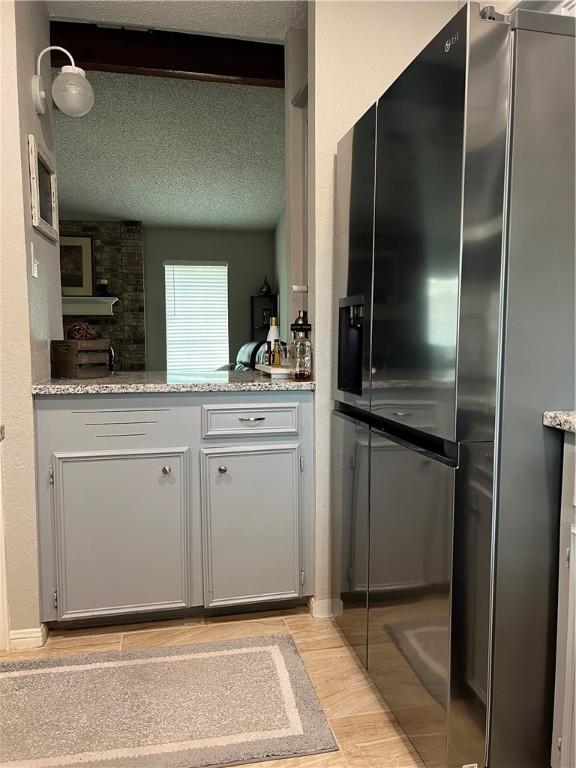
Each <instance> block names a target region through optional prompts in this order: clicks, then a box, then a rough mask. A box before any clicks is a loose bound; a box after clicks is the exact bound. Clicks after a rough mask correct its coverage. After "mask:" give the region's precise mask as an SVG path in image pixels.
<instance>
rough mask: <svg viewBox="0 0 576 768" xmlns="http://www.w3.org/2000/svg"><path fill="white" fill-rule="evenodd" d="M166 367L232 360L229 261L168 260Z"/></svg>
mask: <svg viewBox="0 0 576 768" xmlns="http://www.w3.org/2000/svg"><path fill="white" fill-rule="evenodd" d="M164 281H165V286H166V288H165V290H166V368H167V370H168V371H169V372H178V371H182V372H188V373H192V372H194V371H214V370H216V369H217V368H220V367H221V366H223V365H227V364H228V363H229V349H228V265H227V264H223V263H211V264H210V263H198V262H177V263H171V262H165V264H164Z"/></svg>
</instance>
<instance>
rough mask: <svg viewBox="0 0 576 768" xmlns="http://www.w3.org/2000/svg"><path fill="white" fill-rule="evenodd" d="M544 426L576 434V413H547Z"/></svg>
mask: <svg viewBox="0 0 576 768" xmlns="http://www.w3.org/2000/svg"><path fill="white" fill-rule="evenodd" d="M543 421H544V426H545V427H555V429H562V430H563V431H564V432H576V411H545V413H544V420H543Z"/></svg>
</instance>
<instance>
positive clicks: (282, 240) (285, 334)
mask: <svg viewBox="0 0 576 768" xmlns="http://www.w3.org/2000/svg"><path fill="white" fill-rule="evenodd" d="M286 225H287V222H286V206H284V207H283V208H282V213H281V214H280V218H279V219H278V224H277V225H276V229H275V230H274V252H275V256H276V290H277V292H278V317H279V320H280V338H281V339H284V340H285V341H290V323H291V322H292V320H293V319H294V318H293V317H290V315H289V312H288V297H289V295H290V280H289V276H288V233H287V226H286ZM294 317H295V316H294Z"/></svg>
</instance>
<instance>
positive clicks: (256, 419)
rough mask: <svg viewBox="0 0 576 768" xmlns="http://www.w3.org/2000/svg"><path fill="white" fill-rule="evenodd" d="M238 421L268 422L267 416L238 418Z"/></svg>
mask: <svg viewBox="0 0 576 768" xmlns="http://www.w3.org/2000/svg"><path fill="white" fill-rule="evenodd" d="M238 421H250V422H255V421H266V416H238Z"/></svg>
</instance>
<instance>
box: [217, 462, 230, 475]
mask: <svg viewBox="0 0 576 768" xmlns="http://www.w3.org/2000/svg"><path fill="white" fill-rule="evenodd" d="M218 472H220V474H221V475H225V474H226V472H228V467H226V466H224V464H220V466H219V467H218Z"/></svg>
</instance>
